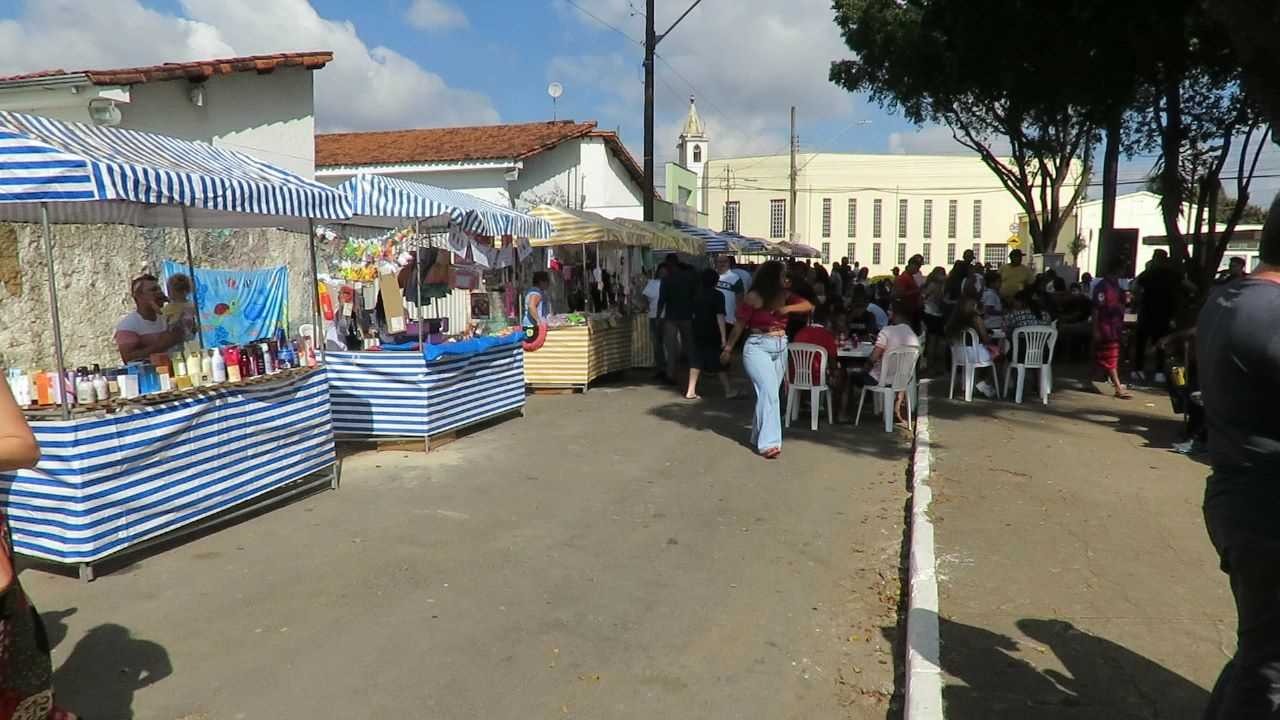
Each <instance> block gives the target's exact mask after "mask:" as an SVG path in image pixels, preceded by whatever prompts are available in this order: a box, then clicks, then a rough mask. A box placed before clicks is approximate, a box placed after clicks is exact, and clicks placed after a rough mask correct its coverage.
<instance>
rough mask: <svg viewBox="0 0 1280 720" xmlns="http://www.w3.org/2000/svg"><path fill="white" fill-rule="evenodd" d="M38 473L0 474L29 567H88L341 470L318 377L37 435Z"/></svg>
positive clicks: (40, 428)
mask: <svg viewBox="0 0 1280 720" xmlns="http://www.w3.org/2000/svg"><path fill="white" fill-rule="evenodd" d="M31 426H32V429H33V430H34V431H35V434H36V438H37V439H38V440H39V441H40V447H41V450H42V452H43V456H42V457H41V460H40V464H39V465H38V466H36V468H35V470H30V471H28V470H23V471H20V472H17V473H0V501H2V502H4V504H5V509H6V512H8V514H9V521H10V525H11V527H12V529H13V544H14V548H15V549H16V550H17V551H18V552H19V553H22V554H24V555H29V556H33V557H38V558H43V559H46V560H53V561H55V562H62V563H91V562H94V561H97V560H100V559H102V558H104V557H107V556H108V555H111V554H112V553H115V552H118V551H121V550H124V549H126V548H128V547H130V546H133V545H136V544H138V543H141V542H143V541H145V540H147V539H150V538H153V537H156V536H158V535H162V534H164V533H167V532H170V531H173V530H177V529H178V528H181V527H184V526H187V525H190V524H192V523H195V522H197V521H200V520H202V519H204V518H208V517H209V516H212V515H215V514H217V513H219V512H221V511H224V510H229V509H231V508H234V507H236V506H237V505H241V504H243V503H245V502H247V501H249V500H252V499H253V498H255V497H257V496H259V495H262V494H264V493H267V492H269V491H271V490H275V489H277V488H281V487H283V486H285V485H288V484H290V483H294V482H296V481H298V480H300V479H302V478H304V477H306V476H308V475H311V474H313V473H316V472H318V471H320V470H323V469H325V468H327V467H329V466H331V465H333V464H334V446H333V427H332V420H331V418H330V414H329V385H328V383H327V382H326V379H325V374H324V371H323V370H316V371H313V372H309V373H303V374H300V375H295V376H293V377H291V378H287V379H281V380H279V381H269V382H265V383H261V384H256V385H247V386H236V387H228V388H223V389H213V390H209V391H207V392H202V393H200V394H198V395H194V396H192V397H189V398H184V399H181V400H174V401H172V402H166V403H161V404H157V405H150V406H142V407H137V408H132V409H128V410H122V411H120V412H118V413H115V414H112V415H106V416H98V417H94V416H87V417H83V418H73V419H71V420H51V421H35V422H32V423H31Z"/></svg>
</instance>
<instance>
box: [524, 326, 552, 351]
mask: <svg viewBox="0 0 1280 720" xmlns="http://www.w3.org/2000/svg"><path fill="white" fill-rule="evenodd" d="M546 341H547V326H546V324H545V323H538V324H537V325H536V326H534V327H526V328H525V329H524V350H525V352H533V351H534V350H537V349H538V348H540V347H542V344H543V343H545V342H546Z"/></svg>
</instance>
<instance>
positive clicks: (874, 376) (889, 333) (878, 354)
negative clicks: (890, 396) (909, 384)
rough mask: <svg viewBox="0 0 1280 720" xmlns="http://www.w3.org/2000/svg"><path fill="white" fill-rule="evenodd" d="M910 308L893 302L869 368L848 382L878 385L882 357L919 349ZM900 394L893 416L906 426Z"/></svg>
mask: <svg viewBox="0 0 1280 720" xmlns="http://www.w3.org/2000/svg"><path fill="white" fill-rule="evenodd" d="M911 313H912V308H911V306H910V305H908V304H907V303H905V302H903V301H902V300H894V301H893V320H892V322H891V324H889V325H886V326H885V327H884V329H882V330H881V331H880V334H879V335H877V336H876V345H875V347H874V348H873V349H872V350H871V357H870V358H868V359H867V365H868V366H869V367H870V368H871V369H870V370H867V371H866V372H865V373H853V374H851V376H850V381H851V382H853V383H854V384H855V385H859V386H861V385H879V384H880V372H881V371H882V370H883V369H884V366H883V363H884V355H885V353H887V352H889V351H890V350H894V349H896V348H900V347H914V348H918V347H920V338H919V336H917V335H916V333H915V331H914V330H912V329H911V324H910V323H911ZM851 394H852V393H851ZM902 402H903V396H902V393H899V394H898V398H897V401H896V402H895V403H894V415H895V417H896V418H897V420H898V422H899V423H900V424H903V425H906V424H907V419H906V414H905V413H904V408H903V405H902Z"/></svg>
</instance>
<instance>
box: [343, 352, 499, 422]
mask: <svg viewBox="0 0 1280 720" xmlns="http://www.w3.org/2000/svg"><path fill="white" fill-rule="evenodd" d="M324 357H325V363H326V364H327V366H328V375H329V387H330V394H331V397H332V401H333V428H334V432H335V433H336V434H337V435H338V436H339V437H357V438H368V437H429V436H431V435H437V434H439V433H443V432H447V431H449V430H457V429H460V428H463V427H466V426H468V425H474V424H476V423H479V422H483V421H485V420H488V419H490V418H493V417H497V416H499V415H504V414H506V413H510V412H513V411H516V410H520V409H521V408H523V407H524V404H525V392H524V364H525V360H524V358H525V353H524V350H523V348H522V347H521V345H520V344H519V343H516V344H514V345H501V346H498V347H494V348H491V349H489V350H485V351H482V352H479V353H477V354H474V355H469V356H465V357H444V358H441V359H440V360H437V361H435V362H431V363H428V362H426V360H425V359H424V358H423V356H422V353H421V352H418V351H416V350H415V351H382V352H333V351H330V352H326V353H325V355H324Z"/></svg>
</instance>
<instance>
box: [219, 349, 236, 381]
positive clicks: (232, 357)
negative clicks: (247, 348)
mask: <svg viewBox="0 0 1280 720" xmlns="http://www.w3.org/2000/svg"><path fill="white" fill-rule="evenodd" d="M222 359H223V361H224V362H225V363H226V365H227V381H228V382H233V383H236V382H240V346H238V345H232V346H231V347H229V348H227V349H226V350H224V351H223V354H222Z"/></svg>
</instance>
